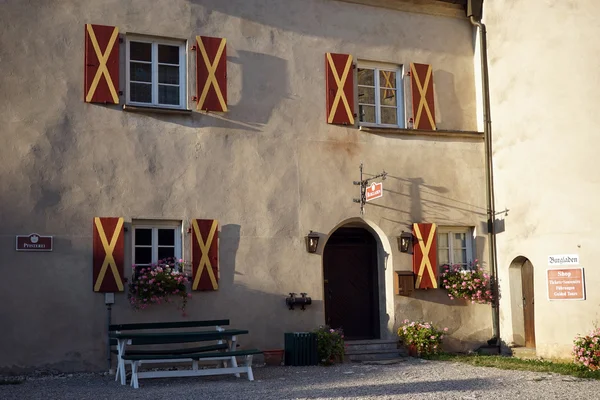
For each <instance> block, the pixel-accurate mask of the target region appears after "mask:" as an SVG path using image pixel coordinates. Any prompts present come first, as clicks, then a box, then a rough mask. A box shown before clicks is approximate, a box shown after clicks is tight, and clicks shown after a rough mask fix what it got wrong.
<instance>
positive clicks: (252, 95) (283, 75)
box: [144, 48, 289, 132]
mask: <svg viewBox="0 0 600 400" xmlns="http://www.w3.org/2000/svg"><path fill="white" fill-rule="evenodd" d="M228 52H231V53H235V54H237V56H228V57H227V62H228V64H230V65H229V66H228V69H229V71H230V72H229V73H228V77H233V76H235V74H234V73H232V71H231V69H232V68H235V69H239V75H240V77H241V83H242V86H241V93H240V99H239V100H238V101H237V102H236V104H231V97H232V96H231V94H228V100H227V102H228V103H229V104H228V111H227V112H226V113H215V112H205V111H200V112H196V106H197V103H196V102H193V101H190V102H189V104H188V107H189V108H190V109H192V110H193V111H194V112H193V113H192V114H191V115H185V116H178V115H170V114H169V115H164V114H157V113H153V112H149V113H144V118H153V119H156V120H159V121H162V122H166V123H175V124H178V125H182V126H186V127H190V128H208V127H212V128H223V129H226V130H234V129H239V130H244V131H251V132H260V131H261V130H262V128H263V126H264V125H266V124H267V123H268V122H269V120H270V119H271V116H272V115H273V111H274V110H275V109H276V108H277V106H278V105H279V103H281V101H282V100H283V99H286V98H289V89H288V86H289V82H288V79H287V74H288V68H287V61H286V60H284V59H282V58H279V57H274V56H270V55H267V54H263V53H256V52H252V51H243V50H238V51H236V50H235V49H233V50H229V48H228ZM231 64H233V66H232V65H231ZM194 70H195V67H194ZM194 82H195V80H194ZM231 85H232V84H231V81H230V80H229V79H228V86H229V88H231ZM230 90H231V89H230ZM196 91H197V89H196V87H195V85H194V87H191V88H190V92H191V93H192V94H191V96H195V95H197V94H196Z"/></svg>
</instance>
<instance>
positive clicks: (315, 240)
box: [306, 231, 319, 253]
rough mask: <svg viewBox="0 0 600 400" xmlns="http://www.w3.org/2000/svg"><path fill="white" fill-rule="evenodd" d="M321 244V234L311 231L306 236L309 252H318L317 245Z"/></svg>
mask: <svg viewBox="0 0 600 400" xmlns="http://www.w3.org/2000/svg"><path fill="white" fill-rule="evenodd" d="M318 246H319V234H318V233H315V232H313V231H310V233H309V234H308V236H306V251H308V252H309V253H316V252H317V247H318Z"/></svg>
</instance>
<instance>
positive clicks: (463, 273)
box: [441, 260, 493, 304]
mask: <svg viewBox="0 0 600 400" xmlns="http://www.w3.org/2000/svg"><path fill="white" fill-rule="evenodd" d="M442 271H443V272H442V285H441V286H442V287H443V288H445V289H446V290H447V291H448V297H450V299H451V300H454V299H466V300H468V301H470V302H471V303H479V304H492V301H493V296H492V291H491V289H490V276H489V275H488V274H487V273H485V272H484V271H482V270H481V269H480V267H479V263H478V262H477V260H475V263H474V264H473V265H472V266H471V268H470V269H468V270H464V269H463V268H462V266H460V265H453V266H450V265H444V266H443V269H442Z"/></svg>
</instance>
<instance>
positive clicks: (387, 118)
mask: <svg viewBox="0 0 600 400" xmlns="http://www.w3.org/2000/svg"><path fill="white" fill-rule="evenodd" d="M357 76H358V79H357V82H358V119H359V121H360V124H361V125H377V126H388V127H396V128H398V127H400V128H403V127H404V101H403V98H404V96H403V92H402V88H403V85H402V67H401V66H398V65H392V64H389V65H388V64H375V63H370V62H360V61H359V63H358V72H357Z"/></svg>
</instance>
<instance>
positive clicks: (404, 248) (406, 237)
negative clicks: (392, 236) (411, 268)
mask: <svg viewBox="0 0 600 400" xmlns="http://www.w3.org/2000/svg"><path fill="white" fill-rule="evenodd" d="M411 245H412V233H411V232H404V231H402V234H401V235H400V236H398V250H400V251H401V252H402V253H408V251H409V250H410V246H411Z"/></svg>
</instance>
